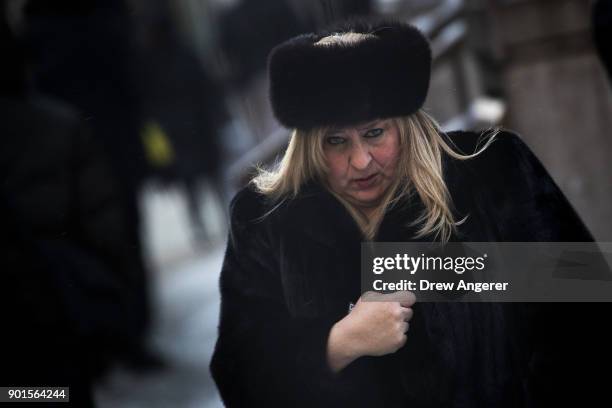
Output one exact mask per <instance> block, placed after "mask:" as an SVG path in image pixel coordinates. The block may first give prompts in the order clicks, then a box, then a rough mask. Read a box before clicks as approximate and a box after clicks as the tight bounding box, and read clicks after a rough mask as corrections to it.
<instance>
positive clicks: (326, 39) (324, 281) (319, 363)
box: [211, 22, 592, 407]
mask: <svg viewBox="0 0 612 408" xmlns="http://www.w3.org/2000/svg"><path fill="white" fill-rule="evenodd" d="M430 66H431V52H430V49H429V45H428V43H427V40H426V39H425V38H424V37H423V36H422V34H421V33H420V32H419V31H418V30H416V29H415V28H413V27H411V26H408V25H405V24H400V23H394V22H384V23H374V24H369V23H367V22H351V23H349V25H347V26H344V27H341V28H339V29H337V30H334V31H330V32H326V33H321V34H308V35H302V36H299V37H296V38H293V39H291V40H289V41H287V42H285V43H283V44H281V45H279V46H277V47H276V48H275V49H274V50H273V51H272V53H271V56H270V59H269V69H270V82H271V89H270V94H271V101H272V106H273V109H274V113H275V115H276V117H277V118H278V120H279V121H280V122H281V123H282V124H283V125H285V126H286V127H288V128H293V129H294V132H293V134H292V137H291V141H290V143H289V146H288V148H287V151H286V152H285V154H284V157H283V159H282V161H281V162H280V164H279V166H278V167H277V168H276V169H274V170H268V171H266V170H261V171H260V173H259V174H258V175H257V176H256V177H255V178H254V179H253V182H252V183H251V184H250V185H249V186H248V187H246V188H245V189H243V190H242V191H240V192H239V193H238V194H237V196H236V197H235V198H234V200H233V202H232V204H231V232H230V239H229V242H228V248H227V252H226V256H225V261H224V264H223V270H222V273H221V281H220V286H221V295H222V302H221V320H220V326H219V339H218V342H217V345H216V349H215V353H214V356H213V360H212V363H211V370H212V374H213V377H214V379H215V381H216V382H217V385H218V386H219V390H220V393H221V396H222V398H223V400H224V402H225V403H226V404H227V406H230V407H233V406H350V407H355V406H367V405H370V406H385V407H395V406H397V407H425V406H433V407H442V406H444V407H446V406H452V407H472V406H486V407H492V406H493V407H497V406H526V405H527V404H531V403H533V401H536V399H537V398H538V397H539V395H538V394H535V392H536V391H538V390H540V389H545V384H543V383H542V381H544V380H545V377H544V376H543V375H544V374H541V373H542V372H543V371H542V370H540V368H539V367H540V366H542V367H550V364H549V365H546V364H539V363H537V361H547V360H543V359H541V358H540V359H538V356H539V355H541V352H542V350H541V349H540V348H539V347H540V346H539V344H540V343H537V342H535V341H534V340H533V337H534V335H535V332H534V330H533V328H532V327H531V325H530V322H531V317H532V312H531V310H530V309H527V308H523V307H518V306H517V305H502V304H466V303H463V304H462V303H441V304H436V303H415V299H414V296H413V295H412V294H411V293H409V292H405V293H404V294H403V295H404V297H403V300H401V301H397V299H395V300H394V301H387V302H364V301H363V300H362V298H361V297H360V295H361V291H360V275H359V271H360V265H359V260H360V243H361V242H362V241H367V240H372V241H389V242H402V241H406V242H407V241H415V240H422V241H442V242H446V241H590V240H592V237H591V236H590V234H589V233H588V231H587V230H586V229H585V227H584V226H583V224H582V223H581V221H580V220H579V218H578V217H577V215H576V214H575V212H574V211H573V209H572V208H571V206H570V205H569V204H568V202H567V200H566V199H565V198H564V197H563V195H562V193H561V192H560V191H559V189H558V188H557V186H556V185H555V184H554V182H553V181H552V180H551V179H550V177H549V176H548V174H547V173H546V171H545V170H544V169H543V167H542V166H541V165H540V163H539V162H538V160H537V159H536V158H535V157H534V156H533V154H532V153H531V152H530V151H529V149H528V148H527V147H526V146H525V144H524V143H523V142H522V141H521V140H520V139H519V137H518V136H516V135H514V134H511V133H506V132H501V133H498V134H497V135H495V134H490V135H488V137H486V138H484V139H483V138H481V137H480V135H479V134H476V133H472V132H451V133H448V134H444V133H443V132H441V130H440V129H439V127H438V125H437V124H436V123H435V121H434V120H433V119H432V118H430V117H429V116H428V115H427V114H425V113H424V112H423V111H422V110H421V109H420V108H421V106H422V105H423V102H424V100H425V97H426V94H427V88H428V83H429V75H430V68H431V67H430ZM463 152H469V154H465V153H463ZM559 219H563V220H564V222H563V223H559V222H556V220H559ZM353 305H354V306H353ZM534 359H535V360H534ZM534 361H536V363H537V364H536V363H534ZM545 374H547V373H545ZM372 404H374V405H372Z"/></svg>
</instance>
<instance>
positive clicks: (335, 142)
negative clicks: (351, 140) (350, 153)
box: [325, 136, 346, 145]
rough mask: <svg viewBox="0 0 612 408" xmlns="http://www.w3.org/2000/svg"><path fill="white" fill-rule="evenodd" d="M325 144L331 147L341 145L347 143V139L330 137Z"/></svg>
mask: <svg viewBox="0 0 612 408" xmlns="http://www.w3.org/2000/svg"><path fill="white" fill-rule="evenodd" d="M325 142H326V143H327V144H330V145H340V144H343V143H344V142H346V139H345V138H343V137H341V136H329V137H327V138H326V139H325Z"/></svg>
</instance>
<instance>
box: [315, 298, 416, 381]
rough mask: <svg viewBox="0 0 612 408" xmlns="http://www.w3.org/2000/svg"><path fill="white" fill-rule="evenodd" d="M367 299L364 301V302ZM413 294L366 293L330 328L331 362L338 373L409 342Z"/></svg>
mask: <svg viewBox="0 0 612 408" xmlns="http://www.w3.org/2000/svg"><path fill="white" fill-rule="evenodd" d="M364 299H365V300H364ZM415 301H416V297H415V296H414V293H412V292H408V291H403V292H394V293H390V294H384V295H382V294H378V293H374V292H366V293H364V294H363V295H362V296H361V297H360V298H359V300H358V301H357V304H356V305H355V306H354V307H353V310H352V311H351V312H350V313H349V314H348V315H347V316H346V317H345V318H343V319H342V320H340V321H338V322H337V323H336V324H335V325H334V326H333V327H332V329H331V331H330V334H329V338H328V342H327V357H328V363H329V366H330V368H331V369H332V371H334V372H338V371H340V370H342V369H343V368H344V367H346V366H347V365H349V364H350V363H351V362H352V361H354V360H356V359H357V358H359V357H361V356H383V355H385V354H390V353H395V352H396V351H397V350H399V349H400V348H401V347H402V346H403V345H404V344H405V343H406V332H407V331H408V327H409V323H408V322H409V321H410V319H411V318H412V314H413V311H412V308H411V307H412V305H413V304H414V302H415Z"/></svg>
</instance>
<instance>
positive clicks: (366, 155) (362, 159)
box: [349, 143, 372, 170]
mask: <svg viewBox="0 0 612 408" xmlns="http://www.w3.org/2000/svg"><path fill="white" fill-rule="evenodd" d="M349 160H350V164H351V166H353V167H354V168H355V169H357V170H364V169H366V168H367V167H368V166H369V165H370V162H371V161H372V155H371V154H370V149H369V148H368V146H366V145H364V144H363V143H357V144H356V145H355V146H354V148H353V151H352V152H351V157H350V159H349Z"/></svg>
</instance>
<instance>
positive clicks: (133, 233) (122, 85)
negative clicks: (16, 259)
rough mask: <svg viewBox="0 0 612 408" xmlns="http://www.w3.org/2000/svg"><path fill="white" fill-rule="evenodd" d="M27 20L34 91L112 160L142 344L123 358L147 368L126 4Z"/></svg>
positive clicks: (40, 11) (53, 5) (75, 3)
mask: <svg viewBox="0 0 612 408" xmlns="http://www.w3.org/2000/svg"><path fill="white" fill-rule="evenodd" d="M25 20H26V24H25V29H26V38H27V41H28V47H29V51H30V52H31V56H32V60H33V66H32V74H33V81H34V86H35V87H36V89H37V90H39V91H41V92H42V93H44V94H47V95H50V96H54V97H56V98H59V99H61V100H63V101H66V102H68V103H70V104H71V105H73V106H75V107H76V108H77V109H78V110H79V111H80V112H81V113H82V114H83V117H84V118H85V119H86V121H87V123H88V125H89V127H90V128H91V129H92V136H93V138H94V139H95V140H96V142H97V143H99V145H100V146H102V147H103V149H104V151H105V153H106V154H107V156H108V157H109V159H110V163H111V171H113V176H114V177H115V179H116V180H117V182H118V187H119V189H120V193H121V194H120V197H121V200H122V205H123V207H124V208H125V212H126V222H125V224H124V225H125V229H124V233H123V235H121V238H120V239H121V241H122V242H123V244H124V245H125V246H126V248H128V249H129V252H130V257H131V259H132V260H133V265H132V266H131V268H130V270H129V274H130V275H131V279H133V280H134V282H135V283H136V284H135V286H134V288H135V292H134V294H133V300H134V303H133V307H134V312H135V313H136V314H137V315H138V319H137V320H136V322H135V325H136V327H135V332H136V333H138V338H134V341H133V344H132V346H131V349H130V350H128V349H126V351H125V358H126V359H128V360H132V361H133V362H135V363H136V364H137V365H141V363H142V364H144V365H147V364H148V363H149V362H150V360H154V359H153V358H152V356H150V355H149V353H148V352H147V351H146V349H145V348H144V347H143V346H142V344H143V342H144V338H145V335H146V331H147V329H148V327H149V325H150V301H149V295H148V281H147V279H148V277H147V276H146V271H145V268H144V266H143V261H142V253H141V243H140V236H139V233H140V216H139V211H138V192H139V188H140V185H141V182H142V180H143V179H144V177H145V175H146V172H147V168H146V164H145V161H144V156H143V151H142V145H141V143H140V139H139V125H140V122H141V120H140V114H139V109H138V105H139V102H138V96H137V93H136V90H135V87H134V85H133V83H134V79H133V60H132V57H131V56H132V54H133V49H132V45H131V44H132V43H131V34H130V23H131V21H130V18H129V13H128V10H127V7H126V5H125V3H124V2H123V1H121V0H54V1H46V0H29V1H28V2H27V3H26V6H25ZM100 204H102V203H100ZM125 273H127V271H125Z"/></svg>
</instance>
